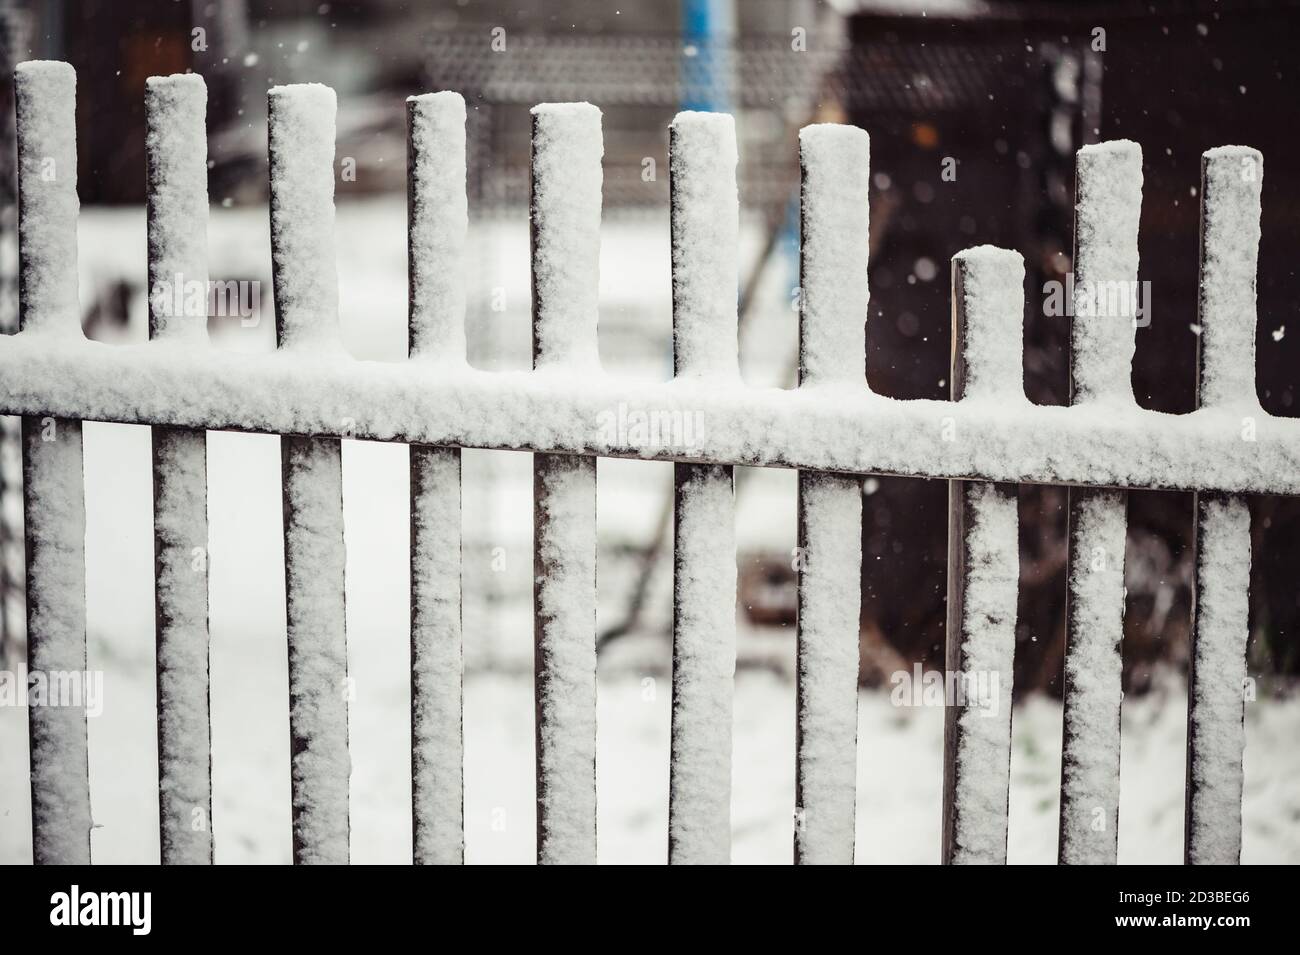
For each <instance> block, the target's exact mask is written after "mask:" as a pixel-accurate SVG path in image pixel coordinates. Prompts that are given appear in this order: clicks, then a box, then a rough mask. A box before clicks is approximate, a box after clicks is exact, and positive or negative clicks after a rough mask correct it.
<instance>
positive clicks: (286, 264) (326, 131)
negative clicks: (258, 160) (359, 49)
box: [268, 83, 351, 864]
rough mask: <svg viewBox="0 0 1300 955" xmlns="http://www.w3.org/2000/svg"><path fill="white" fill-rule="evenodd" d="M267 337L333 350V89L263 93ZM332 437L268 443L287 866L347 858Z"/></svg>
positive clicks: (337, 448) (284, 344)
mask: <svg viewBox="0 0 1300 955" xmlns="http://www.w3.org/2000/svg"><path fill="white" fill-rule="evenodd" d="M268 104H269V119H268V124H269V132H270V165H271V256H272V260H273V262H272V266H273V271H272V276H273V279H274V282H275V326H276V327H275V330H276V338H277V341H278V343H279V346H280V348H281V349H282V350H285V351H291V352H294V353H297V354H302V355H315V354H322V353H325V354H328V353H329V352H341V351H342V347H341V345H340V343H339V339H338V276H337V271H336V269H337V265H336V262H335V257H334V117H335V111H336V103H335V97H334V91H333V90H332V89H330V88H329V87H326V86H321V85H319V84H314V83H313V84H295V85H290V86H277V87H273V88H272V89H271V90H270V91H269V94H268ZM341 450H342V449H341V445H340V442H339V440H338V439H336V438H303V437H296V436H295V437H290V436H285V437H283V438H281V439H280V457H281V474H282V477H283V481H284V574H285V610H286V615H287V622H288V629H287V632H288V644H289V735H290V739H291V760H292V792H293V856H294V861H295V862H296V863H300V864H304V863H345V862H347V861H348V837H349V823H348V777H349V773H350V771H351V760H350V757H349V755H348V696H349V693H350V686H349V683H348V675H347V672H348V667H347V637H346V633H345V627H344V612H345V607H344V590H343V587H344V580H343V575H344V565H345V554H344V549H343V547H344V543H343V472H342V457H341Z"/></svg>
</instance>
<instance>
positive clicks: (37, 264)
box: [14, 60, 91, 865]
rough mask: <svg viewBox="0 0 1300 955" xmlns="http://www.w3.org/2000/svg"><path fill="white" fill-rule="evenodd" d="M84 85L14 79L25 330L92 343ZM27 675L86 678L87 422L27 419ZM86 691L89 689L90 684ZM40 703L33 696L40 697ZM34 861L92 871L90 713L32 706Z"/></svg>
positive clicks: (30, 74)
mask: <svg viewBox="0 0 1300 955" xmlns="http://www.w3.org/2000/svg"><path fill="white" fill-rule="evenodd" d="M76 87H77V76H76V73H74V72H73V69H72V67H71V66H69V65H68V64H67V63H59V62H52V61H51V62H47V61H39V60H36V61H29V62H27V63H20V64H19V65H18V68H17V69H16V70H15V71H14V97H15V108H16V113H17V134H18V242H19V246H18V252H19V283H20V294H19V316H18V318H19V325H20V327H21V329H22V330H23V331H24V332H29V333H30V332H37V333H39V334H40V335H42V336H50V337H51V338H54V337H57V338H59V339H62V340H68V339H71V338H74V337H77V336H80V335H81V314H80V306H79V304H78V299H77V210H78V207H79V203H78V199H77V145H76V118H75V113H76ZM22 448H23V512H24V519H25V522H26V529H25V531H24V538H25V543H26V547H27V671H28V676H29V679H31V678H36V679H38V680H43V681H44V682H45V685H47V686H48V685H49V679H50V677H51V676H59V675H61V674H83V675H86V563H85V546H86V504H85V489H84V485H83V477H82V453H81V422H80V421H76V420H67V419H62V418H53V417H33V416H28V417H24V418H23V437H22ZM79 685H80V684H79ZM29 699H30V697H29ZM27 721H28V735H29V740H30V745H31V769H32V778H31V792H32V858H33V860H34V861H35V862H36V864H37V865H47V864H59V865H62V864H73V863H76V864H88V863H89V862H90V827H91V819H90V766H89V756H88V751H87V738H86V711H85V708H84V706H55V705H30V706H29V708H28V711H27Z"/></svg>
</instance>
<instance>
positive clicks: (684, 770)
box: [668, 465, 736, 865]
mask: <svg viewBox="0 0 1300 955" xmlns="http://www.w3.org/2000/svg"><path fill="white" fill-rule="evenodd" d="M676 495H677V497H676V522H675V525H674V526H675V541H674V551H673V570H674V583H673V709H672V761H671V767H670V769H669V774H670V784H669V792H670V794H671V795H670V803H669V809H668V858H669V861H670V862H673V863H677V864H685V865H700V864H709V865H726V864H727V863H729V862H730V861H731V739H732V698H733V695H734V693H735V687H734V681H735V675H736V531H735V494H734V490H733V487H732V474H731V469H730V468H722V467H707V466H693V465H678V466H677V489H676Z"/></svg>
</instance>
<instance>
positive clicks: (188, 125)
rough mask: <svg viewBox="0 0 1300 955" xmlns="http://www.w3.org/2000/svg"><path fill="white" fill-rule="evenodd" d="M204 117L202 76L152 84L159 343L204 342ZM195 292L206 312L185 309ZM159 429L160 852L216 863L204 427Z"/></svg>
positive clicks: (153, 279) (152, 314) (148, 89)
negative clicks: (200, 296)
mask: <svg viewBox="0 0 1300 955" xmlns="http://www.w3.org/2000/svg"><path fill="white" fill-rule="evenodd" d="M206 114H207V87H206V86H205V85H204V82H203V78H202V77H200V76H197V75H195V74H192V73H189V74H177V75H175V76H166V77H162V76H151V77H150V78H149V79H148V81H147V82H146V84H145V117H146V123H147V134H146V138H145V147H146V149H145V151H146V159H147V162H148V188H149V197H148V220H149V223H148V225H149V290H150V299H149V333H150V337H151V338H154V339H157V340H160V341H171V342H177V343H194V344H199V343H203V342H205V341H206V339H207V304H208V287H209V286H208V263H207V226H208V167H207V154H208V153H207V133H206V125H205V124H206ZM195 289H200V290H201V291H202V301H203V305H204V309H203V313H202V314H198V315H196V314H189V313H188V312H187V311H186V310H185V309H184V308H182V309H180V310H178V309H177V308H176V303H177V302H191V301H192V297H191V295H190V293H191V292H192V291H193V290H195ZM152 436H153V451H152V456H153V499H154V567H155V571H154V576H155V587H154V608H155V619H156V628H157V633H156V644H157V680H158V684H157V705H158V819H159V841H160V846H161V858H162V862H163V864H165V865H172V864H188V865H201V864H211V863H212V859H213V838H212V750H211V730H210V723H209V713H208V697H209V694H208V569H207V568H208V561H207V547H208V514H207V500H208V484H207V433H206V432H205V431H202V430H196V429H190V428H172V427H167V426H165V425H155V426H154V428H153V429H152Z"/></svg>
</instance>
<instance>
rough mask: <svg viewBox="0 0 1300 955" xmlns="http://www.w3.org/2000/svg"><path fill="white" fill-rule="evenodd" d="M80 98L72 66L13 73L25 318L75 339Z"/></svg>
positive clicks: (33, 66) (54, 64)
mask: <svg viewBox="0 0 1300 955" xmlns="http://www.w3.org/2000/svg"><path fill="white" fill-rule="evenodd" d="M76 97H77V74H76V72H75V71H74V70H73V69H72V67H71V66H69V65H68V64H67V63H62V62H59V61H54V60H28V61H27V62H26V63H19V64H18V66H17V67H16V68H15V69H14V111H15V114H16V120H17V133H18V183H19V187H18V243H19V248H20V255H21V261H20V263H19V282H20V295H19V309H20V321H21V322H22V326H23V328H26V329H38V330H40V331H55V332H58V333H59V334H61V335H64V336H67V337H70V338H71V337H76V338H80V337H81V306H80V303H79V302H78V299H77V212H78V210H79V209H80V207H81V203H80V201H79V200H78V199H77V124H76Z"/></svg>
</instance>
